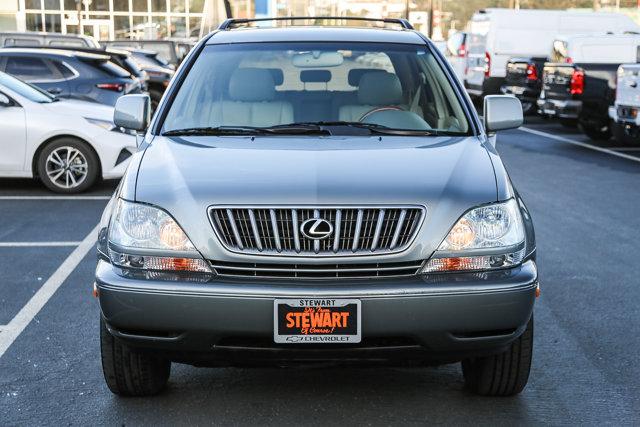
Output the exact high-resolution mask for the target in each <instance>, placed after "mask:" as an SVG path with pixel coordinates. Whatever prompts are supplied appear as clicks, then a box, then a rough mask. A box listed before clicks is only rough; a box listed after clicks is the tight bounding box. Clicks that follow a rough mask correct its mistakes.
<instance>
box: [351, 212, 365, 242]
mask: <svg viewBox="0 0 640 427" xmlns="http://www.w3.org/2000/svg"><path fill="white" fill-rule="evenodd" d="M362 215H363V210H362V209H358V216H357V219H356V231H354V232H353V244H352V245H351V251H352V252H355V251H357V250H358V244H359V243H360V231H361V230H362Z"/></svg>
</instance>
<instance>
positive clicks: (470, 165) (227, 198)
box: [135, 136, 497, 262]
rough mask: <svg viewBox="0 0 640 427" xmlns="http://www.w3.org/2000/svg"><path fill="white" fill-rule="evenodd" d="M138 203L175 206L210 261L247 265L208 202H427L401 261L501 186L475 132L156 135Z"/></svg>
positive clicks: (432, 243)
mask: <svg viewBox="0 0 640 427" xmlns="http://www.w3.org/2000/svg"><path fill="white" fill-rule="evenodd" d="M135 199H136V200H137V201H141V202H146V203H151V204H154V205H157V206H159V207H162V208H164V209H166V210H167V211H168V212H170V213H171V214H172V215H173V216H174V218H175V219H176V220H177V221H178V223H179V224H180V225H181V226H182V227H183V229H184V230H185V232H186V233H187V235H188V236H189V238H190V239H191V240H192V242H193V243H194V245H195V246H196V248H197V249H198V250H199V251H200V252H201V253H202V254H203V255H204V256H205V257H206V258H209V259H221V260H238V259H240V258H241V259H243V260H245V261H246V259H247V256H246V255H238V254H233V253H230V252H228V251H226V250H225V249H224V248H223V247H222V245H221V244H220V242H219V241H218V240H217V238H216V236H215V234H214V232H213V230H212V226H211V223H210V222H209V218H208V216H207V209H208V207H210V206H215V205H272V206H273V205H291V206H321V205H333V206H335V205H345V206H370V205H391V206H393V205H420V206H424V207H426V217H425V221H424V222H423V224H422V228H421V230H420V232H419V234H418V237H417V238H416V240H415V242H414V243H413V245H412V246H411V247H410V248H409V249H407V251H405V252H403V253H401V254H395V255H386V256H384V255H383V257H385V258H394V259H395V260H398V259H399V258H404V259H418V258H426V257H428V256H429V255H430V254H431V253H432V252H433V251H434V250H435V249H436V248H437V246H438V245H439V244H440V242H441V241H442V239H443V238H444V237H445V236H446V233H447V232H448V231H449V229H450V228H451V226H452V225H453V223H454V222H455V221H456V220H457V218H458V217H459V216H460V215H462V214H463V213H464V212H465V211H466V210H467V209H469V208H470V207H472V206H476V205H480V204H484V203H489V202H493V201H496V199H497V190H496V177H495V174H494V169H493V165H492V163H491V160H490V157H489V155H488V153H487V150H486V149H485V147H484V146H483V145H482V144H481V143H480V142H479V141H478V139H477V138H476V137H387V136H383V137H382V138H378V137H377V136H376V137H353V136H349V137H344V138H342V137H339V136H331V137H309V136H304V137H295V136H286V137H255V138H251V137H228V136H225V137H203V136H200V137H171V138H168V137H155V138H154V139H153V142H152V143H151V145H150V146H149V147H148V148H147V149H146V151H145V153H144V156H143V159H142V161H141V164H140V168H139V172H138V177H137V183H136V191H135ZM256 258H259V257H256ZM276 258H278V257H276ZM355 258H358V257H355ZM373 258H376V257H373ZM269 259H271V260H273V259H274V257H269ZM288 261H289V262H291V259H290V258H288ZM282 262H287V261H286V260H283V261H282Z"/></svg>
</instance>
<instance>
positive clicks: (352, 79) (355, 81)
mask: <svg viewBox="0 0 640 427" xmlns="http://www.w3.org/2000/svg"><path fill="white" fill-rule="evenodd" d="M368 73H386V71H385V70H381V69H380V68H354V69H353V70H349V74H348V75H347V80H348V81H349V85H350V86H360V79H361V78H362V76H364V75H365V74H368Z"/></svg>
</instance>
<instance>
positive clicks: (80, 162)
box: [45, 146, 89, 189]
mask: <svg viewBox="0 0 640 427" xmlns="http://www.w3.org/2000/svg"><path fill="white" fill-rule="evenodd" d="M45 170H46V173H47V176H48V177H49V179H50V180H51V182H52V183H53V184H54V185H56V186H58V187H60V188H65V189H69V188H75V187H77V186H79V185H80V184H82V183H83V182H84V180H85V179H86V178H87V173H88V171H89V164H88V162H87V158H86V157H85V156H84V154H82V152H81V151H80V150H78V149H77V148H75V147H70V146H62V147H58V148H56V149H55V150H53V151H52V152H51V153H50V154H49V156H48V157H47V160H46V165H45Z"/></svg>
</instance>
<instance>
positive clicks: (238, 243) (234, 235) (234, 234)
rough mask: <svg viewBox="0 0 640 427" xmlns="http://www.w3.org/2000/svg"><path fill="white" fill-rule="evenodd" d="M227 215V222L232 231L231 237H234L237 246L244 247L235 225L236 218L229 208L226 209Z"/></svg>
mask: <svg viewBox="0 0 640 427" xmlns="http://www.w3.org/2000/svg"><path fill="white" fill-rule="evenodd" d="M227 217H228V218H229V223H230V224H231V230H232V231H233V237H234V238H235V239H236V244H237V245H238V248H240V249H244V245H243V244H242V239H240V233H238V226H237V225H236V220H235V218H234V217H233V211H232V210H231V209H227Z"/></svg>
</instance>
